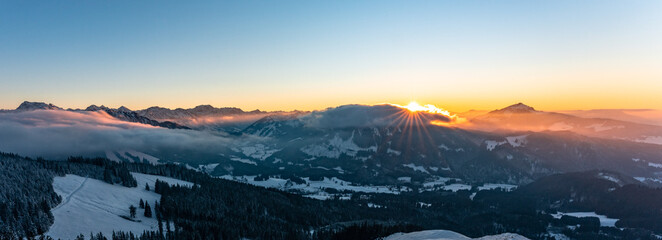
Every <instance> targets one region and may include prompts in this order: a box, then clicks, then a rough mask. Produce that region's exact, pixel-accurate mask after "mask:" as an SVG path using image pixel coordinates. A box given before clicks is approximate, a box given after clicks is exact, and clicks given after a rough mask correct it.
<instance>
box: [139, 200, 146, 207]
mask: <svg viewBox="0 0 662 240" xmlns="http://www.w3.org/2000/svg"><path fill="white" fill-rule="evenodd" d="M138 206H139V207H140V208H141V209H145V202H143V199H142V198H141V199H140V204H139V205H138Z"/></svg>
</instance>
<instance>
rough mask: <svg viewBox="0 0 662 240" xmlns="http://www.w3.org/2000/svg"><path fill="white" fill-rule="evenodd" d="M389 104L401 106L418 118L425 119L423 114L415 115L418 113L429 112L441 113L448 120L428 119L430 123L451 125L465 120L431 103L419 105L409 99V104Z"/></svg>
mask: <svg viewBox="0 0 662 240" xmlns="http://www.w3.org/2000/svg"><path fill="white" fill-rule="evenodd" d="M391 105H393V106H396V107H399V108H402V109H404V110H405V111H408V112H409V114H408V115H416V117H417V118H422V119H420V120H425V118H426V117H425V116H423V115H421V116H420V117H419V116H417V115H419V114H418V113H429V114H435V115H442V116H444V117H446V118H448V120H449V121H439V120H431V121H429V123H430V124H432V125H438V126H451V125H455V124H458V123H463V122H465V119H463V118H461V117H458V116H457V115H455V114H451V113H450V112H448V111H446V110H444V109H441V108H438V107H436V106H434V105H432V104H425V105H421V104H419V103H418V102H416V101H411V102H409V104H407V105H405V106H402V105H398V104H391ZM420 120H419V121H420Z"/></svg>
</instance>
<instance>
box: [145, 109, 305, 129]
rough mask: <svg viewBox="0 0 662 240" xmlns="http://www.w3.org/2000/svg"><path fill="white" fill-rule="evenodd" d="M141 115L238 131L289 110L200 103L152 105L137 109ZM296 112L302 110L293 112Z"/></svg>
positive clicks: (196, 127)
mask: <svg viewBox="0 0 662 240" xmlns="http://www.w3.org/2000/svg"><path fill="white" fill-rule="evenodd" d="M136 113H138V114H139V115H140V116H144V117H147V118H149V119H154V120H157V121H168V122H174V123H177V124H180V125H183V126H188V127H191V128H194V129H198V130H210V131H220V132H227V133H238V132H240V131H241V130H242V129H244V128H246V127H247V126H249V125H250V124H251V123H253V122H255V121H257V120H259V119H261V118H264V117H266V116H279V115H289V114H291V113H289V112H264V111H260V110H254V111H244V110H242V109H240V108H234V107H222V108H216V107H213V106H211V105H199V106H196V107H194V108H189V109H184V108H177V109H168V108H162V107H150V108H147V109H144V110H138V111H136ZM292 113H294V114H296V113H300V112H296V111H295V112H292Z"/></svg>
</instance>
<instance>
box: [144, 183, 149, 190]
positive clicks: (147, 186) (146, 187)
mask: <svg viewBox="0 0 662 240" xmlns="http://www.w3.org/2000/svg"><path fill="white" fill-rule="evenodd" d="M145 190H147V191H149V184H147V183H145Z"/></svg>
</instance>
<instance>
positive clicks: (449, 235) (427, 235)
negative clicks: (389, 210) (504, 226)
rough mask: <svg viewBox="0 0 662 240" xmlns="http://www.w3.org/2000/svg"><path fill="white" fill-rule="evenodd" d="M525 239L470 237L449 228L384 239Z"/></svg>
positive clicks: (505, 235)
mask: <svg viewBox="0 0 662 240" xmlns="http://www.w3.org/2000/svg"><path fill="white" fill-rule="evenodd" d="M468 239H480V240H524V239H528V238H525V237H523V236H521V235H518V234H513V233H503V234H499V235H491V236H484V237H481V238H469V237H467V236H464V235H462V234H459V233H456V232H453V231H448V230H427V231H420V232H410V233H395V234H393V235H391V236H388V237H386V238H385V239H384V240H468Z"/></svg>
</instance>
